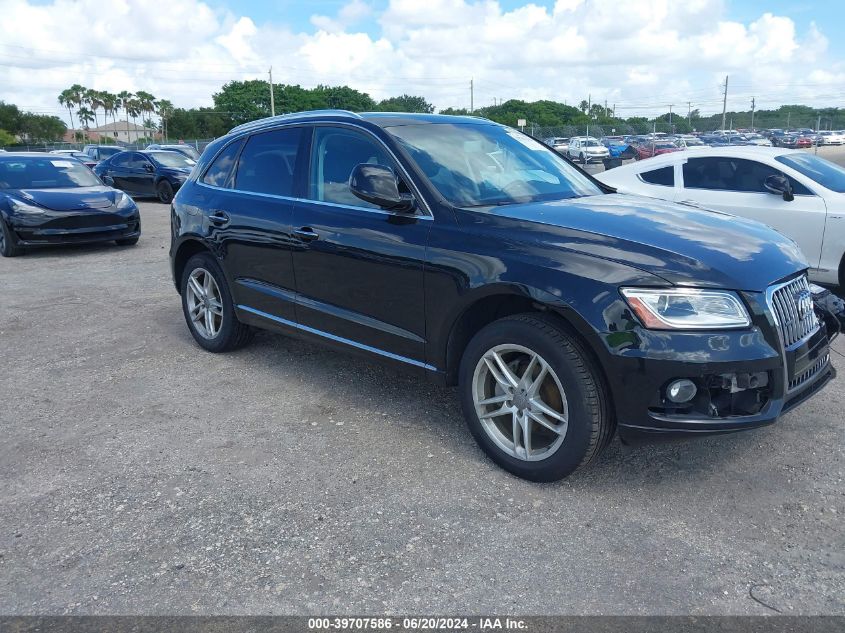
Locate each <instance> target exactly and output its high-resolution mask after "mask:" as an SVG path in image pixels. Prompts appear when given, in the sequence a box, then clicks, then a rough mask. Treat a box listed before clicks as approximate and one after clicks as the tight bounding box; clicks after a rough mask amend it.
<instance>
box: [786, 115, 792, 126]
mask: <svg viewBox="0 0 845 633" xmlns="http://www.w3.org/2000/svg"><path fill="white" fill-rule="evenodd" d="M790 116H792V112H787V113H786V129H787V130H788V129H789V117H790Z"/></svg>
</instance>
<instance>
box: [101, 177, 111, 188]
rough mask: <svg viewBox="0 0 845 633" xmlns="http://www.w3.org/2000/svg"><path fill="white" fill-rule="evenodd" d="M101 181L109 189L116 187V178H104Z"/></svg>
mask: <svg viewBox="0 0 845 633" xmlns="http://www.w3.org/2000/svg"><path fill="white" fill-rule="evenodd" d="M100 180H102V181H103V184H104V185H106V186H108V187H114V178H112V177H111V176H103V177H102V178H101V179H100Z"/></svg>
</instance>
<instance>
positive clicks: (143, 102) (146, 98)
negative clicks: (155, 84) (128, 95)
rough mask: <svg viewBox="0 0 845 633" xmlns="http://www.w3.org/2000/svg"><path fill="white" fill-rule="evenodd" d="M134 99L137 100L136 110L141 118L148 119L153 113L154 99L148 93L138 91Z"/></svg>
mask: <svg viewBox="0 0 845 633" xmlns="http://www.w3.org/2000/svg"><path fill="white" fill-rule="evenodd" d="M135 98H136V99H138V110H140V114H142V115H143V118H149V117H150V116H151V115H152V114H154V113H155V100H156V98H155V97H154V96H153V95H151V94H150V93H149V92H144V91H143V90H139V91H138V92H136V93H135Z"/></svg>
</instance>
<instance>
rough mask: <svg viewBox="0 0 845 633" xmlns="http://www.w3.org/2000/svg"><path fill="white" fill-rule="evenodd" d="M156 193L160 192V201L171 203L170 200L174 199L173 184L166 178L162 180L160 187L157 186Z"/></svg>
mask: <svg viewBox="0 0 845 633" xmlns="http://www.w3.org/2000/svg"><path fill="white" fill-rule="evenodd" d="M156 193H157V194H158V201H159V202H163V203H164V204H170V202H171V201H172V200H173V186H172V185H171V184H170V183H169V182H167V181H166V180H162V181H161V182H160V183H158V187H156Z"/></svg>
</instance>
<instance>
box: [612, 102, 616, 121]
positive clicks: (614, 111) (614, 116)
mask: <svg viewBox="0 0 845 633" xmlns="http://www.w3.org/2000/svg"><path fill="white" fill-rule="evenodd" d="M613 118H614V119H615V118H616V104H615V103H614V104H613Z"/></svg>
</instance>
